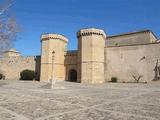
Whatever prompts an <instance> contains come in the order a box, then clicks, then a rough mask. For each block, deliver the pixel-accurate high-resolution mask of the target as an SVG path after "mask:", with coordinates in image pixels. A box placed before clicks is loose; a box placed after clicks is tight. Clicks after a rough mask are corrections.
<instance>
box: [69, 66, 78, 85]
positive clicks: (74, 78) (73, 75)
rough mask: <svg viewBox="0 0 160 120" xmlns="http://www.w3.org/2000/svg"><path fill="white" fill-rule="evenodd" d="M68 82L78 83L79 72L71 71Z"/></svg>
mask: <svg viewBox="0 0 160 120" xmlns="http://www.w3.org/2000/svg"><path fill="white" fill-rule="evenodd" d="M68 81H70V82H77V71H76V70H74V69H71V70H69V72H68Z"/></svg>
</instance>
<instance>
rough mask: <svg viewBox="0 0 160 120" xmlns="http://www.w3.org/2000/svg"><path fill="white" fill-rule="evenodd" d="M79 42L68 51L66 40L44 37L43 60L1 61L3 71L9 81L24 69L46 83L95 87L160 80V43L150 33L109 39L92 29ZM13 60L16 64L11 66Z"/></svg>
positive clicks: (109, 37) (52, 35) (84, 32)
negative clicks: (115, 79)
mask: <svg viewBox="0 0 160 120" xmlns="http://www.w3.org/2000/svg"><path fill="white" fill-rule="evenodd" d="M77 39H78V50H73V51H67V43H68V39H67V38H66V37H65V36H63V35H59V34H44V35H42V37H41V43H42V49H41V59H40V57H38V59H37V60H35V57H34V58H33V57H31V58H30V59H29V58H28V59H27V58H23V57H21V56H18V57H13V56H12V57H5V58H3V59H1V60H0V65H2V66H3V67H2V70H1V71H5V73H6V76H7V78H8V79H16V78H18V77H19V76H18V75H19V72H20V71H21V70H22V69H26V68H28V69H32V70H35V71H36V73H37V78H40V81H43V82H50V81H51V80H57V81H64V80H67V81H74V82H81V83H86V84H89V83H91V84H95V83H104V82H108V81H110V80H111V78H112V77H117V78H118V81H120V82H134V81H135V79H138V78H139V79H140V81H141V82H151V81H153V80H159V79H160V54H159V51H160V42H159V40H158V38H157V37H156V36H155V35H154V33H153V32H152V31H150V30H144V31H139V32H132V33H126V34H121V35H114V36H107V35H106V33H105V32H104V31H103V30H101V29H96V28H89V29H81V30H79V31H78V32H77ZM12 60H13V61H16V62H15V64H12V65H10V64H11V63H10V64H9V61H12ZM27 61H28V62H27ZM16 66H19V67H17V68H16ZM35 66H36V67H35ZM15 68H16V69H15ZM20 68H21V69H20ZM10 73H13V74H10Z"/></svg>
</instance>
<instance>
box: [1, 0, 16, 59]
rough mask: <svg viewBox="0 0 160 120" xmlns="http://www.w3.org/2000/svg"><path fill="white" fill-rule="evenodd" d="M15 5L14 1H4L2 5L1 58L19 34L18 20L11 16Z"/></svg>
mask: <svg viewBox="0 0 160 120" xmlns="http://www.w3.org/2000/svg"><path fill="white" fill-rule="evenodd" d="M13 3H14V1H13V0H4V1H3V3H0V56H1V55H2V53H3V52H4V51H6V50H8V49H9V48H11V47H12V45H13V43H14V41H15V40H16V34H17V33H18V32H19V27H18V25H17V22H16V19H15V18H14V17H12V15H11V14H10V13H11V7H12V6H13Z"/></svg>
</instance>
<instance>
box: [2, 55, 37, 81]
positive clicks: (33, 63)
mask: <svg viewBox="0 0 160 120" xmlns="http://www.w3.org/2000/svg"><path fill="white" fill-rule="evenodd" d="M25 69H29V70H34V71H35V72H36V79H39V76H40V56H29V57H21V56H19V57H4V58H1V59H0V72H1V73H3V74H4V75H5V78H6V79H7V80H19V79H20V72H21V71H23V70H25Z"/></svg>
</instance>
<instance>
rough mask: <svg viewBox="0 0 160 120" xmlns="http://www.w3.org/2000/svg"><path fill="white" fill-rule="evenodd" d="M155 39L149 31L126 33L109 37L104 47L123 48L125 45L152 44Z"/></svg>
mask: <svg viewBox="0 0 160 120" xmlns="http://www.w3.org/2000/svg"><path fill="white" fill-rule="evenodd" d="M156 40H157V38H156V37H155V36H154V34H153V33H152V32H151V31H149V30H146V31H140V32H135V33H127V34H122V35H115V36H109V37H107V40H106V46H108V47H113V46H123V45H124V46H125V45H137V44H147V43H154V42H155V41H156Z"/></svg>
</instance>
